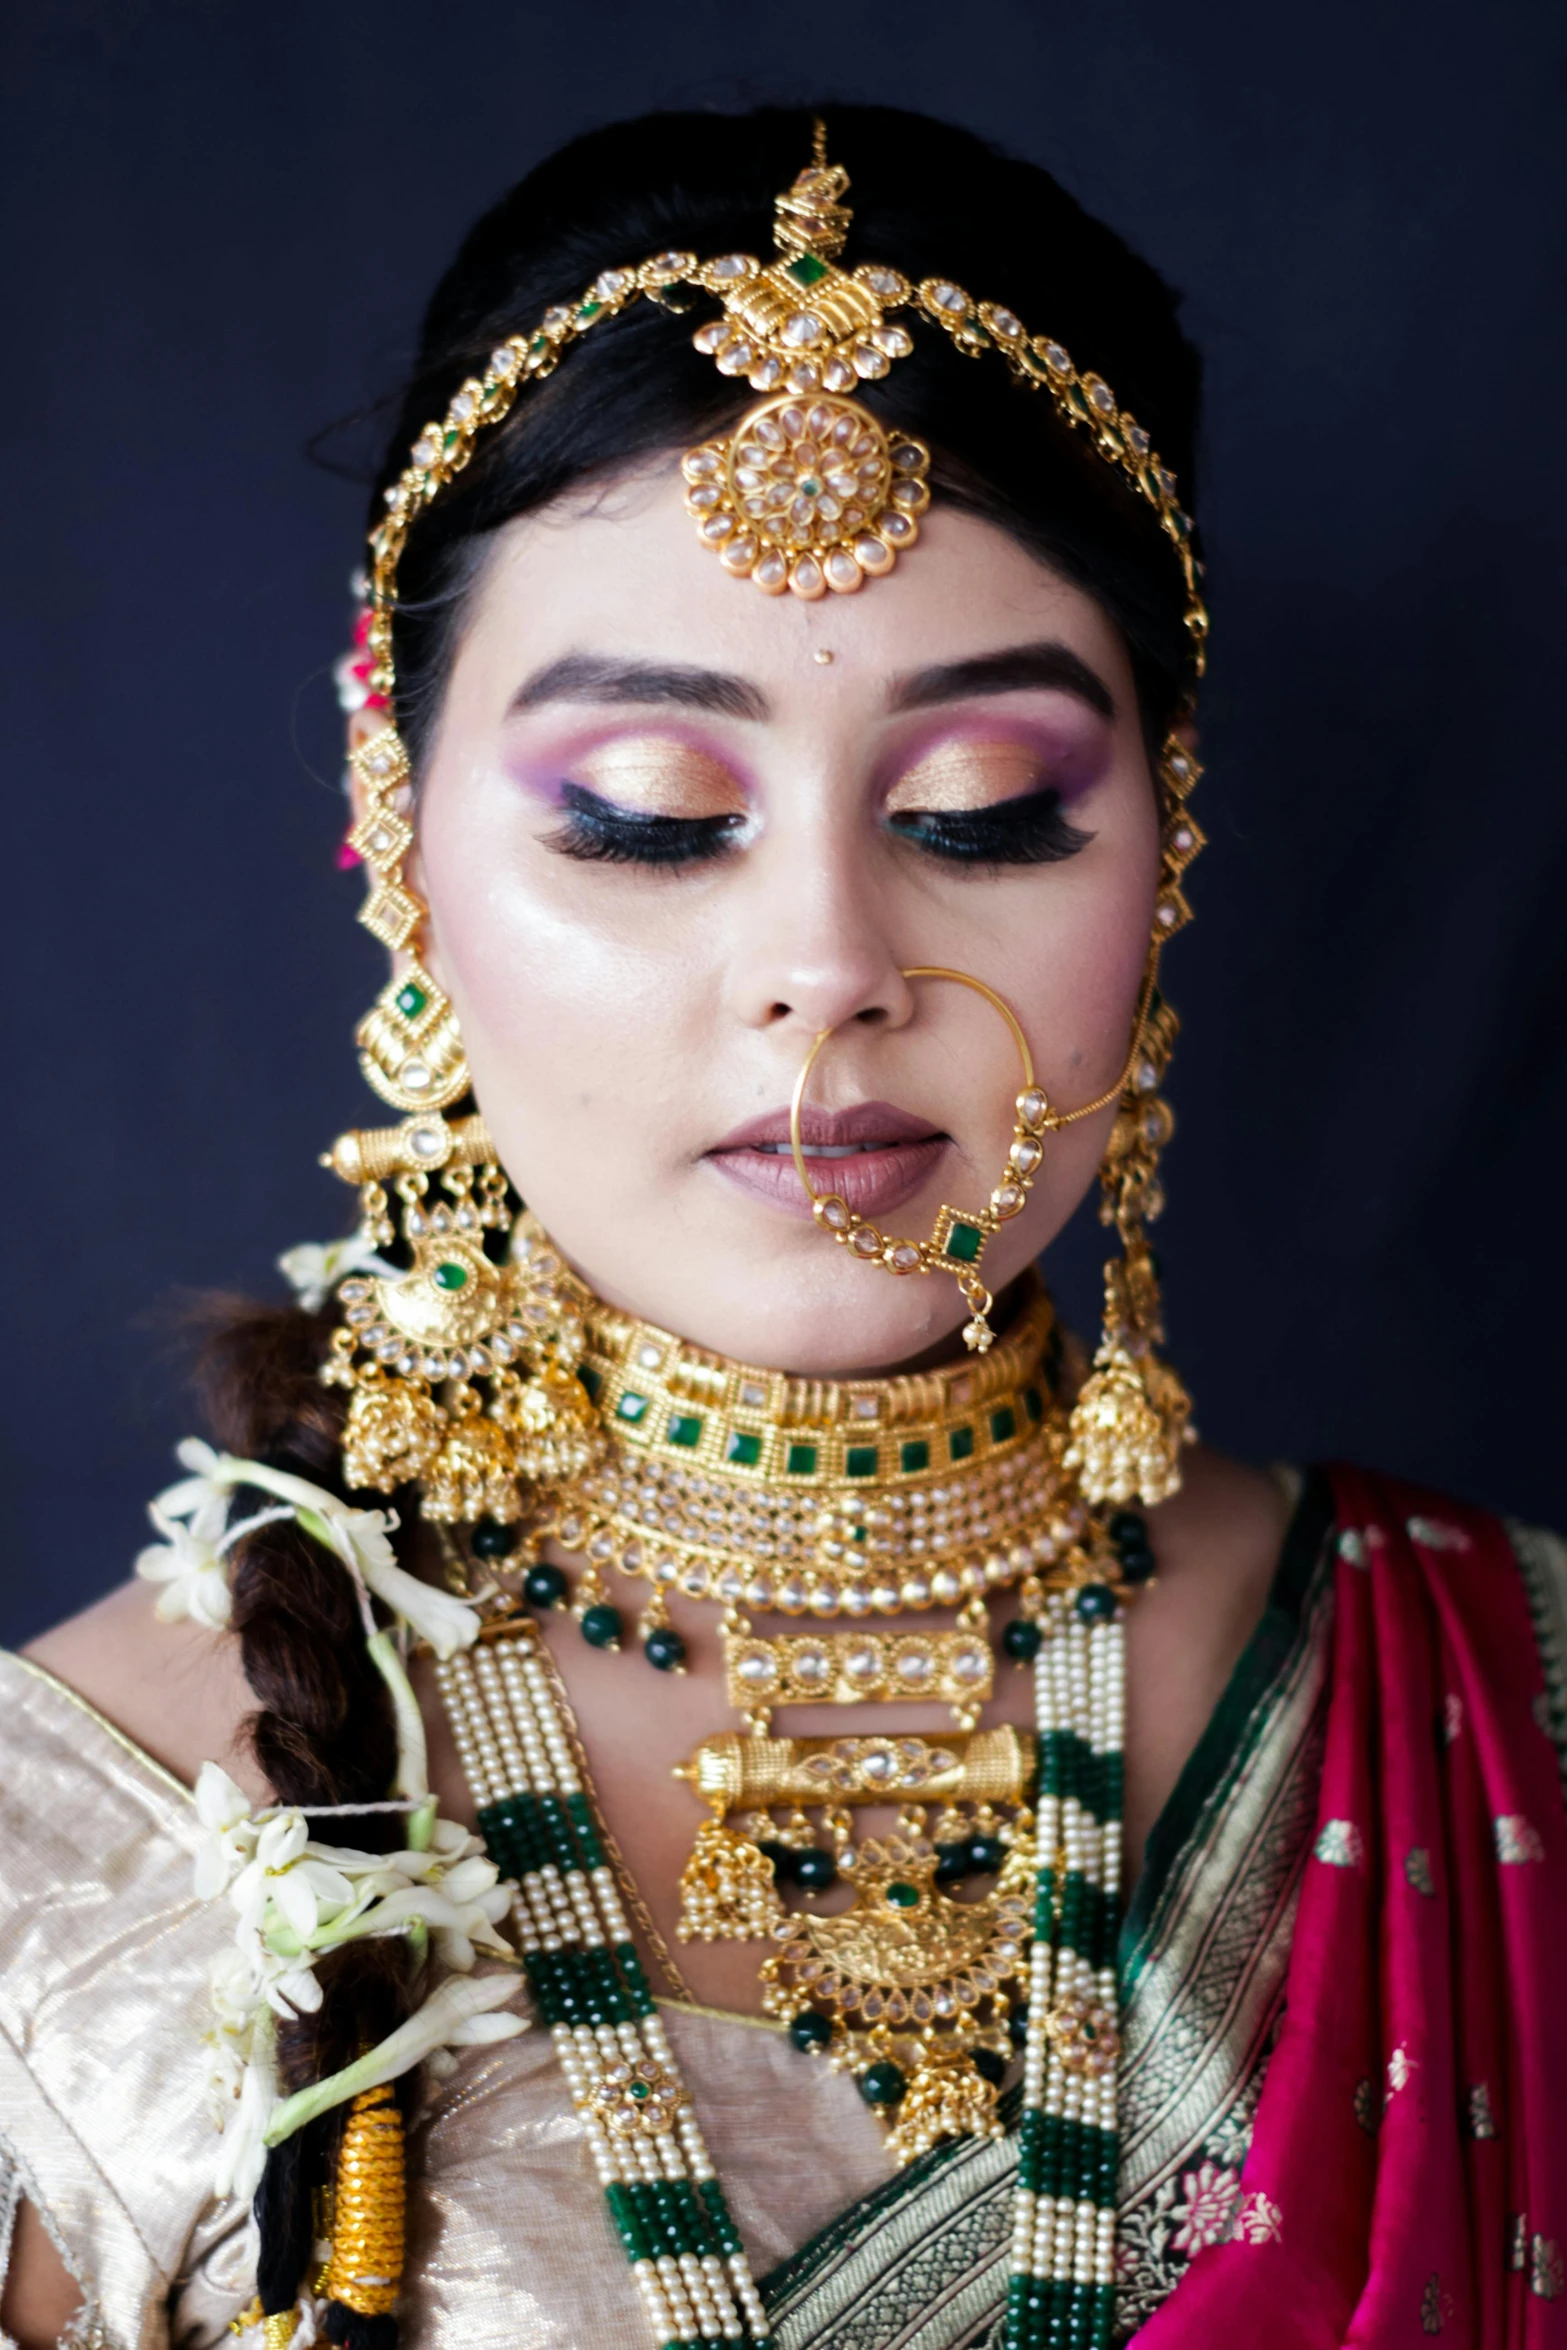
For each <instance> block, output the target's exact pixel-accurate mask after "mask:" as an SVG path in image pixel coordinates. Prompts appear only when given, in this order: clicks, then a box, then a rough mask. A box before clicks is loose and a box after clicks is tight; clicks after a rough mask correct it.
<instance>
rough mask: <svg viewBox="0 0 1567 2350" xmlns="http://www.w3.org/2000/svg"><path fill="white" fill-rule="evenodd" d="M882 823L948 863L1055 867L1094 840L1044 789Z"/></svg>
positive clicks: (923, 811) (917, 811) (1054, 793)
mask: <svg viewBox="0 0 1567 2350" xmlns="http://www.w3.org/2000/svg"><path fill="white" fill-rule="evenodd" d="M887 822H888V824H889V826H890V828H891V830H892V831H894V832H895V833H897V834H898V836H899V837H900V839H903V840H907V841H912V842H913V843H914V845H915V846H916V847H917V848H922V849H924V850H925V851H926V853H927V854H928V855H930V856H934V857H942V858H944V859H946V860H947V862H949V863H951V864H971V865H1057V864H1060V863H1061V862H1062V861H1063V860H1064V859H1066V858H1067V857H1075V856H1076V855H1077V853H1078V851H1079V849H1085V848H1087V846H1088V844H1089V842H1090V841H1091V840H1092V839H1093V837H1094V836H1093V834H1092V833H1091V832H1084V831H1083V830H1082V829H1081V827H1080V826H1078V825H1076V824H1074V823H1072V821H1071V819H1070V818H1069V817H1068V816H1067V815H1066V814H1065V813H1064V811H1063V809H1062V806H1061V795H1060V793H1059V792H1058V791H1049V790H1047V791H1033V792H1024V793H1022V794H1020V795H1019V797H1018V798H1016V799H1011V800H997V801H996V802H995V804H994V805H993V806H992V807H989V808H930V809H911V810H910V811H909V812H908V813H907V814H904V815H897V816H889V817H888V819H887Z"/></svg>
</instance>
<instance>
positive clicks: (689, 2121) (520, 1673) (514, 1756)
mask: <svg viewBox="0 0 1567 2350" xmlns="http://www.w3.org/2000/svg"><path fill="white" fill-rule="evenodd" d="M437 1678H438V1681H439V1685H440V1689H441V1695H442V1697H443V1699H444V1701H445V1704H446V1709H447V1713H448V1716H449V1718H450V1721H451V1725H452V1732H453V1736H454V1738H455V1740H456V1744H457V1751H458V1756H459V1759H460V1761H461V1764H462V1768H463V1772H464V1775H465V1777H466V1778H467V1780H468V1784H469V1787H470V1789H471V1790H472V1793H473V1797H474V1800H475V1803H476V1804H477V1806H478V1811H479V1826H480V1829H481V1831H482V1833H483V1835H484V1838H485V1842H486V1844H487V1845H488V1847H489V1849H490V1853H491V1855H492V1857H493V1858H494V1860H495V1861H496V1862H497V1863H498V1865H499V1866H500V1868H501V1870H502V1872H503V1874H505V1875H507V1876H509V1877H512V1878H514V1879H515V1881H516V1885H517V1895H516V1901H515V1904H514V1911H513V1915H514V1918H515V1924H516V1932H517V1938H518V1942H519V1946H520V1948H521V1951H522V1958H523V1964H524V1966H525V1967H526V1969H527V1972H528V1976H529V1980H530V1983H531V1985H532V1988H533V1993H534V1996H535V1998H536V1999H537V2001H538V2004H539V2007H540V2010H541V2012H542V2014H543V2017H544V2020H545V2022H546V2024H547V2025H548V2027H549V2031H550V2036H551V2038H552V2039H553V2041H554V2043H555V2050H556V2054H557V2055H558V2057H559V2059H560V2065H561V2070H562V2072H563V2073H564V2075H565V2078H566V2084H567V2087H568V2088H569V2089H570V2091H571V2095H572V2100H573V2103H574V2104H575V2105H576V2107H577V2110H578V2112H579V2114H580V2115H581V2117H582V2123H583V2128H584V2130H585V2132H586V2135H587V2141H588V2146H589V2150H590V2152H591V2154H592V2157H593V2161H594V2165H595V2167H596V2169H597V2171H598V2175H599V2179H600V2182H601V2184H602V2186H603V2189H604V2195H605V2200H606V2202H607V2203H608V2205H609V2210H610V2217H611V2219H612V2221H613V2223H614V2226H615V2229H616V2232H617V2233H618V2235H619V2237H620V2240H621V2243H622V2244H623V2246H624V2248H625V2250H626V2253H627V2256H628V2258H629V2260H630V2262H631V2273H632V2276H633V2277H634V2279H635V2280H636V2284H637V2289H638V2291H639V2293H640V2294H641V2296H642V2303H643V2308H644V2310H645V2312H646V2315H647V2321H648V2330H649V2333H650V2335H651V2337H652V2340H653V2342H654V2343H655V2344H657V2345H658V2346H659V2350H695V2346H696V2345H698V2344H702V2345H704V2346H705V2345H709V2344H712V2345H716V2344H719V2343H726V2342H742V2343H753V2344H763V2343H766V2342H767V2341H768V2340H769V2339H770V2335H769V2331H768V2324H767V2313H766V2311H765V2310H764V2309H763V2307H762V2303H761V2298H760V2296H759V2295H758V2293H757V2290H756V2284H755V2281H754V2279H753V2278H752V2275H751V2270H750V2266H749V2264H748V2262H747V2260H746V2256H745V2252H744V2249H743V2247H742V2245H741V2242H740V2236H739V2231H738V2230H737V2228H736V2227H735V2223H734V2220H733V2218H732V2217H731V2216H730V2212H729V2208H728V2205H727V2204H726V2203H725V2201H724V2195H723V2189H722V2187H721V2186H720V2185H719V2181H718V2176H717V2173H716V2172H715V2170H714V2168H713V2164H712V2160H711V2157H710V2156H709V2154H708V2151H707V2148H706V2146H705V2144H704V2143H703V2139H702V2132H701V2128H700V2125H699V2124H698V2122H697V2118H696V2115H695V2113H694V2112H693V2111H692V2109H691V2104H690V2099H689V2096H688V2093H687V2091H686V2087H685V2083H684V2082H683V2081H682V2079H681V2077H680V2072H679V2068H678V2066H677V2065H676V2062H675V2059H674V2055H673V2053H672V2051H671V2049H670V2046H669V2042H668V2039H667V2038H666V2036H665V2032H664V2027H663V2024H662V2022H661V2020H660V2018H659V2015H658V2011H657V2009H656V2007H655V2006H654V2003H653V1996H652V1992H651V1990H650V1989H649V1987H648V1983H647V1978H646V1976H645V1975H644V1973H643V1971H642V1967H641V1964H640V1962H639V1960H638V1958H637V1955H636V1951H635V1949H634V1947H633V1944H632V1940H631V1929H630V1926H629V1924H628V1923H627V1920H626V1915H625V1912H624V1910H623V1909H622V1907H621V1904H620V1894H619V1889H618V1887H617V1886H616V1883H615V1877H614V1872H613V1870H612V1869H611V1868H610V1867H609V1865H608V1861H607V1858H606V1856H605V1853H604V1849H603V1846H602V1844H601V1843H600V1840H599V1836H598V1831H597V1826H596V1823H595V1820H594V1817H593V1812H592V1807H591V1805H590V1803H589V1801H588V1797H587V1793H586V1790H585V1789H584V1787H583V1785H582V1781H581V1779H580V1777H579V1776H578V1772H577V1768H576V1763H575V1760H574V1758H573V1754H572V1746H571V1739H570V1736H569V1734H568V1730H567V1726H566V1722H565V1720H564V1718H563V1715H562V1710H561V1704H560V1700H559V1698H558V1696H557V1692H556V1689H555V1686H554V1684H553V1682H552V1679H551V1676H550V1674H549V1672H548V1670H547V1668H546V1665H545V1662H544V1659H543V1656H542V1653H541V1650H540V1646H539V1638H538V1634H537V1632H536V1630H535V1629H534V1627H533V1625H532V1623H531V1622H529V1621H528V1620H527V1619H520V1620H513V1621H512V1622H509V1623H508V1624H507V1625H506V1627H505V1630H504V1631H503V1632H501V1633H500V1634H499V1636H498V1637H495V1638H492V1639H489V1640H486V1641H484V1642H483V1643H482V1644H481V1645H480V1646H479V1647H478V1648H477V1649H475V1650H474V1651H472V1652H471V1653H462V1654H459V1655H457V1656H454V1657H452V1658H451V1659H450V1660H449V1661H448V1662H446V1663H445V1664H442V1665H440V1666H438V1667H437Z"/></svg>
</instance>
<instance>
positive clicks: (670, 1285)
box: [541, 1211, 1035, 1379]
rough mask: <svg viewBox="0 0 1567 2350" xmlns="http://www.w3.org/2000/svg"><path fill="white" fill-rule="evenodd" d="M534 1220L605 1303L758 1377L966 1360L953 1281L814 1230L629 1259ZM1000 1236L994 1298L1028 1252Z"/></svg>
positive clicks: (648, 1247)
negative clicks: (749, 1367)
mask: <svg viewBox="0 0 1567 2350" xmlns="http://www.w3.org/2000/svg"><path fill="white" fill-rule="evenodd" d="M541 1220H543V1221H545V1223H546V1226H547V1228H548V1229H549V1230H550V1232H551V1237H552V1238H553V1239H554V1241H555V1243H556V1246H557V1247H558V1248H559V1249H560V1250H561V1252H562V1254H563V1255H564V1256H565V1257H566V1259H567V1260H568V1262H569V1263H570V1264H571V1265H572V1266H573V1268H574V1269H575V1270H576V1271H577V1272H578V1273H579V1274H580V1275H581V1276H582V1278H583V1279H584V1280H585V1281H586V1282H587V1283H588V1285H589V1286H590V1287H591V1288H592V1289H594V1290H595V1291H596V1292H597V1294H598V1295H599V1296H600V1297H602V1298H604V1299H605V1300H606V1301H607V1302H609V1303H611V1304H613V1305H616V1306H619V1307H621V1308H622V1309H623V1310H624V1311H626V1312H628V1313H631V1314H634V1315H636V1316H637V1318H638V1319H639V1320H641V1321H645V1322H651V1323H653V1324H655V1325H656V1326H657V1327H658V1328H659V1329H663V1330H669V1331H672V1332H673V1333H674V1334H675V1336H677V1337H679V1338H683V1339H685V1340H686V1341H687V1343H688V1344H689V1345H692V1346H697V1347H702V1348H704V1349H706V1350H707V1351H709V1352H711V1353H713V1354H720V1355H726V1356H728V1357H730V1358H731V1360H734V1361H737V1362H742V1363H753V1364H755V1365H756V1366H757V1367H758V1369H765V1370H771V1371H787V1372H792V1373H794V1374H795V1375H796V1376H798V1377H801V1378H807V1379H844V1378H852V1377H856V1376H861V1375H867V1374H873V1373H880V1372H887V1371H891V1370H895V1369H896V1368H897V1367H898V1366H899V1365H900V1364H906V1363H911V1362H913V1361H915V1360H917V1359H918V1358H920V1357H924V1356H935V1357H936V1358H937V1359H939V1358H940V1357H941V1356H942V1355H943V1354H949V1355H961V1354H962V1352H963V1345H962V1339H961V1336H960V1332H961V1331H962V1328H963V1325H964V1323H965V1322H966V1321H967V1320H968V1317H969V1309H968V1307H967V1305H966V1304H965V1302H964V1299H963V1297H962V1294H961V1292H960V1291H959V1289H958V1287H957V1284H956V1282H955V1281H952V1280H950V1279H949V1278H948V1277H947V1276H946V1275H945V1274H932V1275H929V1276H911V1277H909V1278H906V1279H899V1278H897V1277H895V1276H894V1275H892V1274H889V1273H886V1272H882V1271H880V1270H878V1269H877V1268H876V1267H875V1266H872V1265H865V1264H860V1263H857V1262H856V1261H855V1260H854V1259H853V1258H852V1257H850V1256H848V1255H847V1253H846V1252H845V1251H844V1250H842V1249H840V1248H838V1247H836V1246H834V1245H833V1244H832V1243H831V1242H830V1241H829V1240H828V1239H827V1238H826V1236H825V1235H824V1234H822V1233H820V1232H819V1231H818V1230H817V1229H816V1227H815V1226H807V1227H805V1228H804V1229H803V1230H798V1229H797V1230H795V1231H793V1232H791V1234H790V1235H789V1239H788V1241H787V1242H785V1243H783V1244H782V1245H779V1244H778V1243H777V1242H775V1243H774V1245H773V1246H772V1247H771V1248H765V1247H757V1248H736V1247H734V1246H732V1245H726V1244H725V1241H724V1239H723V1238H722V1237H721V1236H720V1235H718V1234H716V1233H713V1232H712V1231H711V1230H710V1231H709V1233H708V1236H707V1238H706V1241H705V1244H702V1245H698V1246H696V1247H693V1246H692V1245H691V1242H690V1240H689V1238H688V1236H686V1235H685V1234H680V1235H671V1236H670V1238H669V1240H668V1242H667V1244H665V1245H663V1246H660V1245H658V1244H657V1243H656V1242H655V1241H653V1240H651V1239H648V1240H645V1241H644V1242H643V1243H642V1244H641V1245H640V1246H639V1247H638V1248H637V1249H636V1250H635V1252H634V1253H633V1252H631V1251H628V1250H626V1249H625V1248H624V1247H614V1246H611V1247H610V1248H607V1249H606V1248H603V1247H600V1246H597V1245H593V1244H592V1243H591V1242H590V1244H589V1245H587V1246H586V1247H584V1248H582V1249H580V1250H579V1249H577V1248H575V1247H574V1246H573V1245H572V1236H571V1235H570V1233H569V1232H564V1231H562V1230H561V1229H560V1228H559V1226H549V1225H548V1219H547V1218H543V1217H542V1211H541ZM567 1220H568V1221H569V1219H567ZM1006 1237H1007V1239H1008V1241H1009V1242H1011V1246H1010V1247H1008V1248H1006V1249H1002V1248H996V1249H995V1251H994V1256H995V1261H994V1262H993V1263H992V1262H991V1261H989V1260H988V1259H987V1262H986V1266H985V1272H986V1275H987V1277H988V1278H989V1280H990V1283H991V1286H992V1287H993V1288H994V1289H995V1290H996V1292H997V1293H998V1294H999V1293H1000V1292H1001V1291H1002V1290H1004V1289H1005V1288H1006V1286H1007V1284H1008V1283H1009V1282H1011V1281H1014V1280H1015V1279H1016V1278H1017V1276H1018V1274H1019V1273H1021V1272H1022V1270H1023V1269H1024V1267H1025V1266H1026V1265H1027V1264H1028V1263H1029V1261H1030V1259H1031V1258H1032V1256H1033V1254H1034V1253H1035V1252H1034V1249H1033V1247H1032V1246H1031V1245H1030V1244H1029V1241H1028V1239H1027V1238H1026V1237H1025V1236H1023V1235H1021V1234H1019V1235H1017V1236H1014V1235H1013V1234H1011V1233H1009V1234H1008V1235H1007V1236H1006ZM1014 1260H1015V1261H1014Z"/></svg>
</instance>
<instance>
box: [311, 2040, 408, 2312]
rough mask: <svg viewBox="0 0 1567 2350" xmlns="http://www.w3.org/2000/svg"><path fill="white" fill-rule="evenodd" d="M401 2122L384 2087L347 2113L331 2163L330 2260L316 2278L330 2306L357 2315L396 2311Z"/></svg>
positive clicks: (370, 2092) (400, 2265) (366, 2095)
mask: <svg viewBox="0 0 1567 2350" xmlns="http://www.w3.org/2000/svg"><path fill="white" fill-rule="evenodd" d="M404 2195H405V2188H404V2180H403V2117H402V2115H401V2113H400V2112H399V2111H398V2107H397V2099H396V2097H395V2095H394V2094H393V2091H392V2088H391V2085H390V2083H388V2082H383V2083H382V2085H381V2086H380V2088H378V2089H366V2090H365V2091H364V2093H363V2095H362V2096H359V2097H356V2098H355V2099H354V2101H353V2103H352V2105H350V2107H349V2109H348V2120H347V2122H346V2124H345V2125H344V2129H343V2143H342V2145H341V2147H340V2148H339V2150H338V2157H337V2192H336V2195H335V2196H334V2198H333V2222H334V2225H333V2233H332V2258H331V2261H330V2263H329V2264H328V2267H327V2272H326V2275H325V2276H324V2277H323V2279H322V2280H321V2291H322V2293H323V2294H324V2295H325V2296H326V2298H327V2299H328V2300H329V2301H340V2302H341V2303H342V2304H343V2307H344V2308H345V2309H352V2310H356V2311H357V2312H358V2314H359V2315H360V2316H361V2317H385V2316H387V2315H389V2313H390V2312H391V2311H392V2310H393V2309H395V2307H396V2306H397V2288H398V2285H399V2284H400V2282H401V2281H402V2274H403V2206H404Z"/></svg>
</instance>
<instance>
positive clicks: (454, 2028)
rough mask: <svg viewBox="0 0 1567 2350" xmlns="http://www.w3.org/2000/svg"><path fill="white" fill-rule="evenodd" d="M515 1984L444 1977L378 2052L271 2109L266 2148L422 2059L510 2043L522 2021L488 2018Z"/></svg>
mask: <svg viewBox="0 0 1567 2350" xmlns="http://www.w3.org/2000/svg"><path fill="white" fill-rule="evenodd" d="M517 1983H518V1977H517V1976H516V1975H515V1974H513V1973H511V1972H509V1971H508V1972H506V1973H504V1974H493V1975H465V1976H464V1975H454V1976H451V1977H449V1978H448V1980H447V1981H446V1982H444V1983H442V1984H440V1985H439V1987H438V1988H437V1989H436V1990H434V1991H432V1992H431V1994H430V1996H429V1998H428V1999H427V2000H426V2001H425V2003H424V2005H423V2007H421V2008H420V2009H419V2011H418V2013H417V2014H416V2015H412V2016H410V2017H409V2019H408V2021H407V2023H405V2024H403V2025H401V2026H400V2027H399V2029H398V2030H397V2031H395V2032H393V2033H392V2034H391V2035H390V2037H389V2038H387V2039H385V2040H383V2041H382V2042H381V2044H380V2046H379V2047H378V2048H372V2049H371V2050H370V2052H369V2054H368V2055H367V2056H362V2057H360V2059H359V2061H358V2062H357V2064H351V2065H347V2066H345V2067H344V2069H343V2071H342V2072H340V2073H333V2074H331V2075H330V2076H329V2078H328V2079H326V2080H324V2081H317V2082H315V2083H314V2084H313V2085H312V2086H311V2087H310V2088H308V2089H300V2090H298V2091H297V2092H296V2093H295V2095H294V2096H292V2097H285V2098H284V2099H283V2101H282V2103H281V2104H280V2105H278V2106H276V2107H275V2108H274V2109H273V2114H272V2119H271V2121H270V2122H269V2123H268V2125H267V2144H268V2145H269V2146H277V2145H280V2144H281V2143H282V2141H283V2140H284V2139H285V2138H288V2137H292V2135H293V2133H294V2132H295V2130H297V2129H301V2128H302V2127H303V2126H304V2124H305V2123H306V2122H308V2121H313V2120H314V2119H315V2117H316V2115H317V2114H318V2113H327V2112H329V2111H330V2110H331V2108H332V2107H333V2106H334V2105H342V2104H345V2103H346V2102H347V2100H348V2099H349V2098H350V2097H357V2096H359V2095H360V2094H361V2092H362V2091H363V2090H366V2089H374V2088H377V2087H379V2085H380V2083H381V2082H382V2081H395V2080H397V2079H399V2078H400V2077H401V2075H402V2074H404V2073H406V2072H411V2071H412V2069H413V2067H414V2066H415V2065H416V2064H422V2063H423V2062H424V2061H425V2059H426V2058H427V2057H433V2056H437V2055H439V2054H440V2053H441V2052H443V2051H445V2050H446V2049H449V2048H476V2047H482V2046H486V2045H489V2044H490V2043H492V2042H494V2041H498V2040H510V2039H513V2038H514V2037H515V2036H516V2034H517V2033H518V2032H525V2031H526V2030H527V2028H528V2020H527V2018H526V2017H525V2016H520V2015H498V2014H496V2013H495V2012H494V2011H495V2010H496V2009H497V2008H500V2007H504V2006H505V2004H506V2002H507V2001H508V2000H509V1999H511V1998H512V1997H513V1996H514V1995H515V1993H516V1990H517ZM438 2069H439V2068H438Z"/></svg>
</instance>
